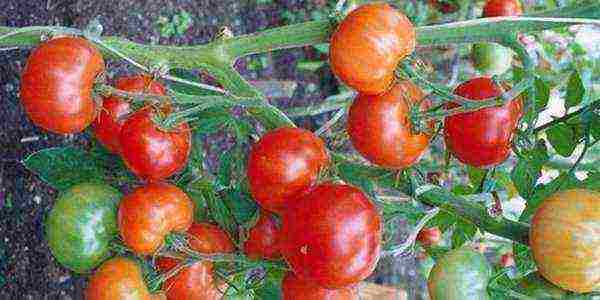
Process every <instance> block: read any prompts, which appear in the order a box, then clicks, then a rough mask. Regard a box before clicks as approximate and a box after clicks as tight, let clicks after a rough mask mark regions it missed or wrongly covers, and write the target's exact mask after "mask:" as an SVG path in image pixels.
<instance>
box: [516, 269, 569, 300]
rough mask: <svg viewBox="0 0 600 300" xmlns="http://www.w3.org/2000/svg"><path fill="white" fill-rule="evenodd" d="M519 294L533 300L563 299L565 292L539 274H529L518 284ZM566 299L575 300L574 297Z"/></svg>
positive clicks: (565, 295)
mask: <svg viewBox="0 0 600 300" xmlns="http://www.w3.org/2000/svg"><path fill="white" fill-rule="evenodd" d="M518 291H519V293H522V294H524V295H526V296H530V297H532V298H533V299H565V298H567V291H565V290H561V289H560V288H558V287H557V286H555V285H553V284H552V283H550V282H548V281H547V280H546V279H544V278H543V277H542V276H540V274H539V273H537V272H535V273H531V274H529V275H527V276H526V277H525V278H523V279H522V280H521V281H520V282H519V286H518ZM568 299H573V300H574V299H577V298H576V297H572V298H568Z"/></svg>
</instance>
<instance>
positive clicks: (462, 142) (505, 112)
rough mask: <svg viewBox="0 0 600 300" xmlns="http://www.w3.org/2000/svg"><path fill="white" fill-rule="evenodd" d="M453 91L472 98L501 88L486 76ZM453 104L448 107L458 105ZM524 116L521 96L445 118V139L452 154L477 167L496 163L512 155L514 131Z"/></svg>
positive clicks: (470, 81)
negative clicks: (493, 105)
mask: <svg viewBox="0 0 600 300" xmlns="http://www.w3.org/2000/svg"><path fill="white" fill-rule="evenodd" d="M454 93H456V94H457V95H461V96H463V97H465V98H468V99H472V100H482V99H485V98H491V97H496V96H499V95H500V94H502V89H501V88H500V87H499V86H498V85H496V84H494V82H493V81H492V80H491V79H490V78H487V77H478V78H473V79H471V80H469V81H466V82H463V83H461V84H460V85H459V86H458V87H456V89H455V90H454ZM455 106H456V105H455V104H454V103H452V104H451V105H450V106H449V107H455ZM520 117H521V99H520V98H517V99H513V100H511V101H509V102H508V103H506V104H505V105H503V106H499V107H488V108H484V109H481V110H478V111H474V112H468V113H462V114H457V115H453V116H449V117H446V119H445V121H444V140H445V142H446V147H448V150H449V151H450V153H452V155H454V156H455V157H456V158H458V160H460V161H461V162H463V163H465V164H467V165H471V166H474V167H478V168H486V167H492V166H494V165H497V164H499V163H501V162H503V161H504V160H506V158H508V155H509V154H510V149H511V145H512V138H513V134H514V132H515V130H516V128H517V125H518V121H519V118H520Z"/></svg>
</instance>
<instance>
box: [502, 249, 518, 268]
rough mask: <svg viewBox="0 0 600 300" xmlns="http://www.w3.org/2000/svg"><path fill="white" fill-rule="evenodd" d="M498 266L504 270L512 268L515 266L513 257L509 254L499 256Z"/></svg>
mask: <svg viewBox="0 0 600 300" xmlns="http://www.w3.org/2000/svg"><path fill="white" fill-rule="evenodd" d="M499 264H500V265H501V266H502V267H504V268H507V267H512V266H514V265H515V257H514V256H513V254H512V253H511V252H509V253H504V254H502V256H500V262H499Z"/></svg>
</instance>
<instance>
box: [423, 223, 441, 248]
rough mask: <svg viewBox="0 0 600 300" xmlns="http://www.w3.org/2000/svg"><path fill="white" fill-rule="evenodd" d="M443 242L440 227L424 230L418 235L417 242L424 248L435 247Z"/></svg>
mask: <svg viewBox="0 0 600 300" xmlns="http://www.w3.org/2000/svg"><path fill="white" fill-rule="evenodd" d="M441 240H442V232H441V231H440V229H439V228H438V227H431V228H423V229H421V231H420V232H419V234H418V235H417V241H419V242H420V243H421V244H422V245H423V246H434V245H437V244H439V243H440V241H441Z"/></svg>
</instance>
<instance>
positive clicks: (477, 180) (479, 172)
mask: <svg viewBox="0 0 600 300" xmlns="http://www.w3.org/2000/svg"><path fill="white" fill-rule="evenodd" d="M487 172H488V171H487V170H484V169H479V168H475V167H471V166H467V174H468V175H469V181H471V185H472V186H474V187H478V186H480V185H481V181H482V180H483V179H484V178H485V177H486V173H487Z"/></svg>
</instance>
